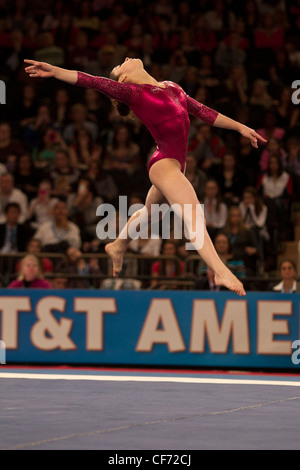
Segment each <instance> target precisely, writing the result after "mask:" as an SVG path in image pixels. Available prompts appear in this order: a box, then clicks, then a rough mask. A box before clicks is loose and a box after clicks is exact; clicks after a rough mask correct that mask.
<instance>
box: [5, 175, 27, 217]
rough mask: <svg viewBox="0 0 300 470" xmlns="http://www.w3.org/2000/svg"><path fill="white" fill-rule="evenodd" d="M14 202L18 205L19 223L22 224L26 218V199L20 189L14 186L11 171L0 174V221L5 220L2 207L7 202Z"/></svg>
mask: <svg viewBox="0 0 300 470" xmlns="http://www.w3.org/2000/svg"><path fill="white" fill-rule="evenodd" d="M10 202H15V203H17V204H18V205H19V207H20V215H19V219H18V223H19V224H23V223H24V222H25V221H26V219H27V211H28V199H27V196H26V194H24V193H23V192H22V191H21V190H20V189H17V188H15V187H14V178H13V175H12V174H11V173H4V174H3V175H1V176H0V223H1V224H3V223H4V222H5V220H6V216H5V212H4V209H5V207H6V206H7V204H8V203H10Z"/></svg>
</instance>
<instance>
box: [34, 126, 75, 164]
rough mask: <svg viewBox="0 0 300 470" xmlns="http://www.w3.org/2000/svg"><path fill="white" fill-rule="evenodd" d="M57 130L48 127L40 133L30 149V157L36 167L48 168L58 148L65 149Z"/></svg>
mask: <svg viewBox="0 0 300 470" xmlns="http://www.w3.org/2000/svg"><path fill="white" fill-rule="evenodd" d="M67 148H68V147H67V144H66V143H65V141H64V139H63V137H62V135H61V133H60V131H59V130H57V129H55V128H54V127H52V126H51V127H48V128H46V129H45V131H43V132H41V133H40V139H39V142H37V145H36V146H35V147H34V149H33V151H32V159H33V161H34V165H35V167H36V168H40V169H45V170H48V169H49V166H50V165H51V163H53V162H54V160H55V155H56V153H57V151H59V150H62V151H63V150H67Z"/></svg>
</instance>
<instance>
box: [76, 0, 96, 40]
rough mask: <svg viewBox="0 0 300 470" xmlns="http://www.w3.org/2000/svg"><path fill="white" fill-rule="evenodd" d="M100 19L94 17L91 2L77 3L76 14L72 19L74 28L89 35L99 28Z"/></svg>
mask: <svg viewBox="0 0 300 470" xmlns="http://www.w3.org/2000/svg"><path fill="white" fill-rule="evenodd" d="M99 23H100V19H99V18H98V16H97V15H95V13H94V10H93V7H92V5H91V2H89V1H86V0H85V1H83V2H80V3H79V7H78V11H77V14H76V13H75V17H74V26H75V28H80V29H81V30H84V31H87V32H89V34H91V33H95V32H96V31H97V30H98V28H99Z"/></svg>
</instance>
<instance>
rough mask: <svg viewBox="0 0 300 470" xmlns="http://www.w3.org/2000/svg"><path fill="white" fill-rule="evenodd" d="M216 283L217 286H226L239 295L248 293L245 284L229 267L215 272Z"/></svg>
mask: <svg viewBox="0 0 300 470" xmlns="http://www.w3.org/2000/svg"><path fill="white" fill-rule="evenodd" d="M215 283H216V285H217V286H225V287H227V289H229V290H231V291H233V292H235V293H236V294H238V295H246V292H245V289H244V286H243V284H242V283H241V282H240V281H239V280H238V279H237V278H236V277H235V275H234V274H232V272H231V271H230V270H229V269H226V270H224V271H222V272H220V273H218V274H215Z"/></svg>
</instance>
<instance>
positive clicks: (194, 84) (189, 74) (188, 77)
mask: <svg viewBox="0 0 300 470" xmlns="http://www.w3.org/2000/svg"><path fill="white" fill-rule="evenodd" d="M185 55H186V54H185ZM179 85H180V86H181V87H182V88H183V89H184V91H185V92H186V93H187V94H188V95H189V96H191V97H192V98H193V97H194V96H195V94H196V91H197V90H198V88H199V85H200V81H199V77H198V69H197V67H194V66H192V65H190V66H188V67H187V69H186V72H185V74H184V76H183V79H182V80H181V81H180V82H179Z"/></svg>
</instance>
